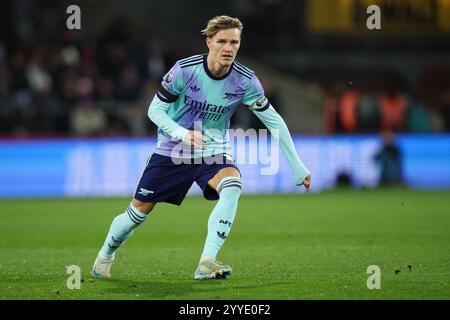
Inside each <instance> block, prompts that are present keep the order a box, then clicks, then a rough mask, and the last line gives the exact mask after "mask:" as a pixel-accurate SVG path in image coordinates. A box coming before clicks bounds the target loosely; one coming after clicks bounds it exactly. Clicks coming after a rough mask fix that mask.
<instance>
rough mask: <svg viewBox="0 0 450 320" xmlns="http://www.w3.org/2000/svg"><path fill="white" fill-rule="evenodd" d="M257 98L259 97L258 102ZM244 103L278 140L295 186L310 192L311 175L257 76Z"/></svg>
mask: <svg viewBox="0 0 450 320" xmlns="http://www.w3.org/2000/svg"><path fill="white" fill-rule="evenodd" d="M255 97H258V98H257V99H256V101H255ZM253 101H254V102H253ZM243 102H244V104H248V105H249V108H250V110H251V111H252V112H253V113H254V114H255V115H256V116H257V117H258V119H260V120H261V121H262V123H264V125H265V126H266V127H267V129H269V131H270V133H271V134H272V136H274V137H275V139H277V140H278V143H279V144H280V147H281V150H282V151H283V153H284V155H285V156H286V159H287V161H288V163H289V165H290V167H291V168H292V170H293V172H294V176H295V184H296V185H298V186H300V185H304V186H305V188H306V190H307V191H309V188H310V183H311V173H310V171H309V170H308V169H307V168H306V166H305V165H304V164H303V161H302V160H301V159H300V157H299V155H298V153H297V150H296V149H295V145H294V141H293V140H292V137H291V134H290V132H289V129H288V127H287V125H286V123H285V122H284V120H283V118H282V117H281V116H280V114H279V113H278V112H277V111H276V110H275V109H274V107H273V106H272V105H271V104H270V102H269V101H268V99H267V98H266V97H265V96H264V91H263V89H262V86H261V84H260V83H259V80H258V78H256V76H255V75H254V76H253V79H252V85H251V87H250V88H249V89H247V92H246V94H245V96H244V101H243ZM246 102H247V103H246ZM249 102H250V103H249Z"/></svg>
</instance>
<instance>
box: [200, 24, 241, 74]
mask: <svg viewBox="0 0 450 320" xmlns="http://www.w3.org/2000/svg"><path fill="white" fill-rule="evenodd" d="M206 44H207V45H208V48H209V56H210V57H211V58H212V59H213V60H214V61H215V62H216V63H218V64H219V65H221V66H224V67H225V66H230V65H231V64H232V63H233V61H234V59H235V58H236V54H237V52H238V50H239V46H240V45H241V31H240V30H239V29H237V28H234V29H225V30H220V31H219V32H217V33H216V34H215V35H214V37H212V38H206Z"/></svg>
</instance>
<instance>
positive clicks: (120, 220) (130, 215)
mask: <svg viewBox="0 0 450 320" xmlns="http://www.w3.org/2000/svg"><path fill="white" fill-rule="evenodd" d="M146 217H147V215H145V214H143V213H142V212H139V210H138V209H136V208H135V207H134V206H133V205H132V204H131V203H130V205H129V206H128V208H127V210H126V211H125V212H124V213H122V214H120V215H118V216H117V217H115V218H114V220H113V222H112V223H111V227H110V228H109V232H108V235H107V236H106V239H105V243H104V244H103V247H102V249H101V250H100V254H101V255H102V256H104V257H108V258H113V257H114V255H115V252H116V250H117V249H119V247H120V246H121V245H122V244H123V243H124V242H125V240H127V239H128V238H129V237H131V235H132V233H133V229H135V228H137V227H138V226H140V225H141V224H142V223H143V222H144V221H145V218H146Z"/></svg>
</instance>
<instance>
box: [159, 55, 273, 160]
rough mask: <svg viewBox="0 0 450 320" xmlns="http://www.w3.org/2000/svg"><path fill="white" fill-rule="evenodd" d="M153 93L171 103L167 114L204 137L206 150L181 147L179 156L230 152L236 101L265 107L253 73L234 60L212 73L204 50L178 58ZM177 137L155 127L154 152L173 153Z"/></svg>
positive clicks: (236, 106) (176, 145) (267, 104)
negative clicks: (221, 71) (223, 71)
mask: <svg viewBox="0 0 450 320" xmlns="http://www.w3.org/2000/svg"><path fill="white" fill-rule="evenodd" d="M161 85H162V86H161V88H160V89H159V91H158V92H157V94H156V95H157V97H158V98H159V99H160V100H162V101H163V102H166V103H171V105H170V107H169V109H168V110H167V114H168V116H169V117H170V118H171V119H172V120H174V121H175V122H176V123H178V124H179V125H180V126H182V127H184V128H186V129H188V130H194V129H195V130H201V131H202V133H203V135H204V136H205V138H206V143H205V144H204V145H205V146H206V147H207V150H200V149H197V148H195V149H190V148H189V150H187V148H186V146H184V147H183V148H184V149H183V154H182V155H181V154H180V156H181V157H202V156H203V157H206V156H211V155H215V154H219V153H228V154H229V153H230V146H229V133H228V129H229V126H230V118H231V116H232V115H233V113H234V112H235V111H236V109H237V108H238V107H239V105H241V104H244V105H247V106H252V105H254V104H255V103H256V104H257V107H258V109H259V110H264V109H266V108H268V107H269V102H268V101H267V99H266V98H265V97H264V90H263V88H262V86H261V83H260V82H259V80H258V78H257V77H256V75H255V73H254V72H253V71H252V70H250V69H249V68H247V67H245V66H243V65H242V64H240V63H239V62H237V61H234V62H233V65H232V66H231V67H230V69H229V71H228V72H227V73H226V74H225V75H223V76H221V77H216V76H214V75H213V74H212V73H211V72H210V71H209V69H208V66H207V54H203V55H195V56H192V57H189V58H186V59H182V60H179V61H177V62H176V63H175V65H174V66H173V67H172V69H171V70H170V71H169V72H168V73H167V74H166V75H165V76H164V77H163V79H162V82H161ZM174 148H178V149H179V148H180V141H175V140H174V139H173V138H171V137H170V136H168V135H167V134H166V133H165V132H163V131H162V130H161V129H158V143H157V146H156V150H155V153H158V154H161V155H166V156H174V154H178V153H179V152H178V150H176V152H173V151H174Z"/></svg>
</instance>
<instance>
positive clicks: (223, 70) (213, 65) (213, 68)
mask: <svg viewBox="0 0 450 320" xmlns="http://www.w3.org/2000/svg"><path fill="white" fill-rule="evenodd" d="M207 64H208V69H209V72H211V73H212V74H213V75H214V76H216V77H222V76H223V75H225V74H227V72H228V71H229V70H230V68H231V66H222V65H220V64H219V63H218V62H216V61H214V60H213V59H212V58H211V56H209V55H208V59H207Z"/></svg>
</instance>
